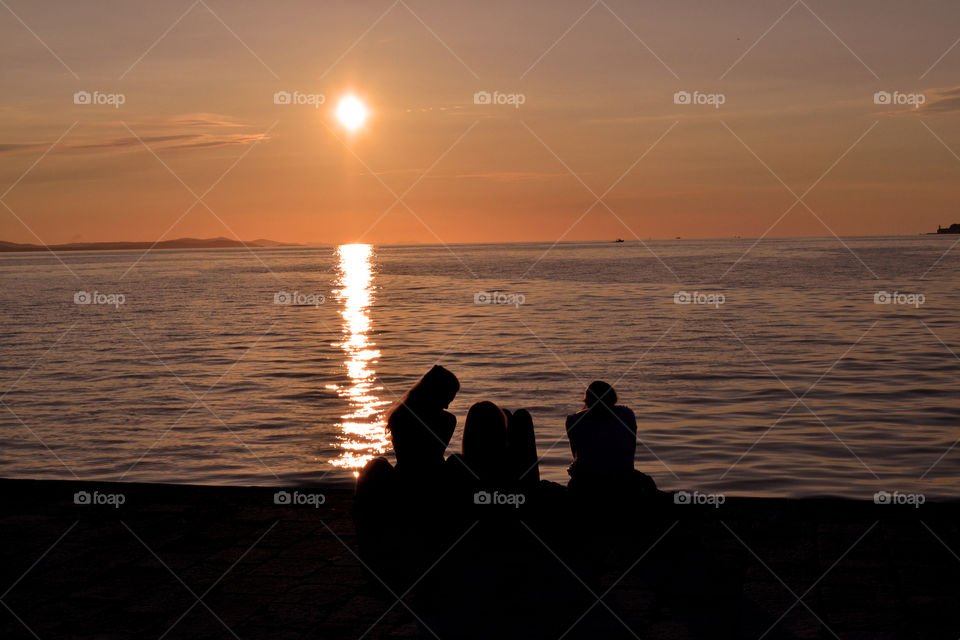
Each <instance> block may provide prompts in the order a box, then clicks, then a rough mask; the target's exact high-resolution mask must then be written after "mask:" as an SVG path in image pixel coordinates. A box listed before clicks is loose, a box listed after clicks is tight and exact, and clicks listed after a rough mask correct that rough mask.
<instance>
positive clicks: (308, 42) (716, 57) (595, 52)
mask: <svg viewBox="0 0 960 640" xmlns="http://www.w3.org/2000/svg"><path fill="white" fill-rule="evenodd" d="M8 4H9V7H10V11H8V10H6V9H0V50H2V52H3V57H4V64H3V69H2V72H0V73H2V76H0V78H2V85H3V92H2V95H3V98H2V101H0V114H2V118H0V195H2V201H3V203H5V204H6V207H4V206H2V205H0V239H4V240H10V241H16V242H34V243H35V242H41V241H42V242H46V243H59V242H69V241H76V240H85V241H107V240H143V241H153V240H156V239H158V238H164V239H171V238H177V237H183V236H192V237H211V236H227V237H238V236H239V237H240V238H242V239H245V240H250V239H255V238H271V239H275V240H281V241H293V242H322V243H340V242H352V241H358V240H364V241H368V242H376V243H393V242H437V241H438V240H439V241H443V242H450V243H454V242H481V241H519V240H545V241H553V240H556V239H557V238H560V237H563V238H564V239H567V240H577V239H609V238H611V237H624V238H633V237H641V238H659V237H674V236H684V237H724V236H732V235H740V236H745V237H746V236H759V235H761V234H764V233H765V232H769V235H771V236H789V235H827V234H830V233H831V232H835V233H837V234H839V235H853V234H915V233H919V232H924V231H931V230H935V229H936V227H937V225H938V224H944V225H946V224H950V223H952V222H957V221H960V210H958V207H957V202H958V198H957V195H958V185H960V157H958V154H960V117H958V116H960V89H958V86H960V74H958V71H960V45H957V39H958V38H960V31H958V29H957V25H958V24H960V4H958V3H956V2H921V3H913V4H911V3H903V2H899V1H897V2H893V1H877V0H870V1H863V2H850V3H843V4H842V5H837V3H829V2H807V3H805V4H804V3H793V4H791V3H790V2H776V3H774V2H768V1H760V0H756V1H752V2H740V1H738V2H731V3H707V2H694V3H689V4H683V5H682V6H673V4H670V3H660V2H658V3H647V4H644V5H641V6H637V5H636V4H635V3H627V2H622V1H621V2H616V1H610V2H608V3H606V4H593V5H591V3H589V2H566V1H564V2H549V3H547V2H543V3H525V4H523V5H522V6H517V5H516V3H511V2H497V3H492V4H489V3H482V4H481V3H473V4H458V5H456V6H451V5H450V4H449V3H436V2H414V1H412V0H411V1H409V2H406V3H395V4H393V3H391V2H381V3H376V4H374V3H350V2H343V3H334V4H328V3H320V4H318V3H308V2H289V3H280V4H277V3H267V2H263V3H245V4H243V5H242V6H236V3H230V2H224V1H208V2H206V3H205V4H204V3H197V4H191V3H190V2H183V3H148V2H139V1H138V2H133V3H129V2H126V3H121V2H104V3H94V4H93V5H90V4H88V3H82V5H81V4H80V3H74V2H66V1H63V2H43V3H31V2H27V1H25V0H11V1H9V2H8ZM191 7H192V8H191ZM591 7H592V8H591ZM791 7H792V8H791ZM788 9H789V10H788ZM585 12H586V13H585ZM785 12H786V13H785ZM14 14H15V15H14ZM21 21H22V22H21ZM371 27H372V28H371ZM952 45H957V46H954V47H953V48H952V49H951V46H952ZM495 90H496V91H499V92H501V93H505V94H522V95H523V104H522V105H520V106H519V107H515V106H513V105H510V104H474V93H476V92H478V91H489V92H493V91H495ZM77 91H87V92H90V93H93V92H95V91H98V92H100V93H101V94H122V96H123V104H122V105H120V106H119V107H115V106H113V105H111V104H100V105H95V104H75V103H74V99H73V95H74V93H75V92H77ZM277 91H288V92H293V91H299V92H301V93H304V94H322V95H323V96H324V97H325V100H326V101H325V103H324V104H323V105H322V106H320V108H314V107H313V106H311V105H309V104H301V105H293V104H275V103H274V97H273V96H274V93H275V92H277ZM350 91H354V92H356V94H357V95H359V96H361V97H362V98H363V99H364V100H365V101H366V102H367V104H368V106H369V107H370V109H371V111H372V116H371V118H370V120H369V121H368V123H367V124H366V126H365V127H364V128H363V129H362V130H361V131H360V132H358V133H357V134H356V135H348V134H347V132H345V131H344V130H343V128H342V127H341V126H340V125H339V123H337V121H336V120H335V119H334V118H333V115H332V111H333V108H334V106H335V103H336V100H337V99H338V98H339V97H341V96H343V95H345V94H346V93H348V92H350ZM677 91H688V92H690V93H691V94H693V93H694V92H700V93H701V94H722V96H723V98H722V99H723V101H724V103H723V104H722V105H721V106H720V107H719V108H715V107H714V106H712V105H709V104H704V105H695V104H675V101H674V94H675V92H677ZM877 91H888V92H890V93H891V94H893V92H895V91H896V92H900V94H903V95H910V94H919V95H922V96H923V98H922V99H923V100H924V104H923V105H922V106H921V107H920V108H919V109H915V108H913V107H912V106H911V105H909V104H903V105H885V104H880V105H878V104H875V103H874V93H875V92H877ZM61 136H63V137H62V138H61ZM58 139H59V142H58V143H57V144H56V145H55V146H53V147H52V149H51V148H50V147H51V145H52V144H53V143H54V142H56V141H57V140H58ZM147 147H149V149H148V148H147ZM48 150H49V153H46V155H44V154H45V152H47V151H48ZM35 163H36V164H35ZM824 174H825V175H824ZM781 181H782V182H781ZM811 186H812V189H811ZM808 189H810V191H809V193H808V194H807V195H803V194H804V192H806V191H807V190H808ZM208 190H209V191H208ZM408 190H409V191H408ZM608 190H609V191H608ZM791 191H792V192H793V193H791ZM4 192H6V193H4ZM191 192H192V193H191ZM401 195H402V196H403V199H402V201H401V202H399V203H398V202H397V196H401ZM197 196H203V198H202V202H201V203H199V204H195V202H196V199H197ZM601 196H602V201H601V202H599V203H598V202H597V199H598V198H599V197H601ZM801 196H803V198H802V201H801V202H797V198H798V197H801ZM194 204H195V206H193V208H190V207H191V205H194ZM791 205H793V208H792V209H791V208H790V207H791ZM391 207H392V208H391ZM778 220H779V222H778Z"/></svg>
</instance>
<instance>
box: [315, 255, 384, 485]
mask: <svg viewBox="0 0 960 640" xmlns="http://www.w3.org/2000/svg"><path fill="white" fill-rule="evenodd" d="M372 253H373V250H372V247H371V246H370V245H368V244H345V245H341V246H340V247H338V248H337V254H338V255H339V257H340V263H339V265H338V270H339V272H340V276H339V278H338V281H337V283H338V285H339V286H340V288H339V289H337V290H335V291H334V292H333V293H334V297H335V299H336V300H337V302H340V303H342V304H343V310H342V311H341V312H340V314H341V316H342V317H343V341H342V342H338V343H335V344H334V346H337V347H340V348H341V349H343V352H344V354H345V355H346V360H345V361H344V365H345V367H346V369H347V376H348V377H349V378H350V383H349V384H348V385H327V388H328V389H335V390H336V392H337V394H338V395H339V396H340V397H341V398H344V399H346V401H347V402H348V403H349V405H350V412H349V413H346V414H344V415H343V416H341V418H342V420H343V422H341V423H340V427H341V429H342V430H343V433H342V435H341V438H340V447H341V448H342V449H343V451H342V453H341V454H340V456H339V457H338V458H336V459H334V460H331V461H330V464H332V465H334V466H336V467H342V468H346V469H353V470H354V475H356V473H357V470H358V469H360V468H362V467H363V465H365V464H366V463H367V462H369V461H370V460H372V459H373V458H374V457H376V456H378V455H380V454H382V453H383V452H384V451H386V448H387V444H388V443H389V441H388V439H387V435H386V430H385V429H384V427H385V425H386V422H385V421H384V420H383V415H382V411H381V408H382V407H383V405H385V404H389V402H388V401H385V400H380V398H378V397H377V393H376V392H377V391H382V390H383V387H378V386H376V373H375V372H374V370H373V366H374V365H375V364H376V363H377V359H378V358H379V357H380V350H379V349H377V348H376V345H375V344H374V343H373V342H371V341H370V338H369V333H370V329H371V325H370V307H371V305H372V303H373V267H372V266H371V263H370V258H371V255H372Z"/></svg>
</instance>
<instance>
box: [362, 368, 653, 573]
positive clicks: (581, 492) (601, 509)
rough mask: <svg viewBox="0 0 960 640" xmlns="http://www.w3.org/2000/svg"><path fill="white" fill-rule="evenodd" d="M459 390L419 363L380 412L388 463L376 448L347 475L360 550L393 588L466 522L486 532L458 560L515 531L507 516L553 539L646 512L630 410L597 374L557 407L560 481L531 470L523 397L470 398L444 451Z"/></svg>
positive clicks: (560, 541) (646, 481) (645, 480)
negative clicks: (389, 449)
mask: <svg viewBox="0 0 960 640" xmlns="http://www.w3.org/2000/svg"><path fill="white" fill-rule="evenodd" d="M459 390H460V382H459V380H458V379H457V377H456V376H455V375H454V374H453V373H451V372H450V371H448V370H447V369H445V368H443V367H441V366H434V367H433V368H431V369H430V370H429V371H428V372H427V373H426V374H425V375H424V376H423V377H422V378H421V379H420V381H419V382H417V383H416V384H415V385H414V386H413V388H411V389H410V391H408V392H407V394H406V395H405V396H404V397H403V399H402V400H401V401H400V402H399V403H397V404H396V406H395V407H394V408H393V409H392V410H391V412H390V413H389V416H388V419H387V429H388V431H389V433H390V436H391V439H392V442H393V449H394V453H395V455H396V463H395V464H391V463H390V462H389V461H388V460H387V459H386V458H376V459H374V460H372V461H370V462H369V463H368V464H367V465H366V467H364V469H363V470H362V472H361V473H360V474H359V476H358V479H357V494H356V501H355V508H354V509H355V510H354V519H355V522H356V525H357V534H358V539H359V543H360V548H361V552H362V556H363V557H364V559H365V562H366V563H367V566H368V567H369V568H370V569H371V571H373V573H374V574H375V576H376V577H377V578H379V579H381V580H385V581H387V582H388V583H389V582H392V583H393V584H394V586H397V587H398V588H402V587H405V586H409V585H411V584H413V583H415V582H416V581H417V580H418V579H419V577H420V576H421V573H422V571H423V570H424V569H425V568H426V567H428V566H431V563H432V562H434V561H436V559H437V557H438V556H439V555H440V553H441V552H443V551H444V550H446V549H449V548H450V546H451V545H452V544H454V543H456V542H458V541H459V539H460V537H461V536H463V535H464V531H467V530H469V529H470V528H471V527H472V526H477V530H478V531H479V533H474V534H471V537H472V538H475V539H478V540H486V542H485V543H476V544H474V546H473V547H472V549H473V551H472V552H471V553H469V554H467V555H466V556H464V557H463V558H461V560H460V562H461V564H464V563H472V562H476V561H477V558H479V557H484V554H485V553H487V552H489V551H490V550H491V549H493V548H502V547H503V546H504V545H506V546H508V547H509V546H512V545H513V543H512V542H510V543H507V542H506V541H507V540H513V539H515V538H516V537H517V535H516V534H517V531H518V529H517V527H518V526H519V527H521V528H520V529H519V531H520V532H521V533H522V527H528V528H531V531H536V532H538V533H537V536H538V537H541V536H542V537H543V539H547V538H549V539H550V540H552V542H551V544H552V545H556V546H557V548H563V547H564V546H565V545H567V546H569V545H571V544H572V545H574V546H584V544H585V543H584V540H585V538H584V536H586V537H589V536H590V535H592V532H591V527H595V526H596V525H597V524H598V523H602V522H603V521H604V519H607V520H617V519H622V518H623V517H627V518H628V519H629V518H636V517H637V516H638V514H639V515H641V516H643V517H648V516H649V514H650V513H652V512H653V509H654V507H655V505H656V504H657V500H658V499H660V498H662V494H660V493H659V492H658V491H657V489H656V485H655V484H654V482H653V480H652V479H651V478H650V477H649V476H647V475H645V474H643V473H641V472H640V471H637V470H635V469H634V454H635V451H636V445H637V423H636V418H635V416H634V413H633V411H631V410H630V409H629V408H627V407H625V406H623V405H620V404H617V394H616V391H614V389H613V387H612V386H610V385H609V384H607V383H606V382H601V381H596V382H593V383H591V384H590V385H589V386H588V387H587V389H586V392H585V394H584V397H583V403H584V406H583V409H581V410H580V411H578V412H576V413H574V414H572V415H570V416H568V417H567V420H566V433H567V437H568V439H569V442H570V451H571V453H572V455H573V462H572V464H571V465H570V467H569V469H568V471H569V474H570V482H569V483H568V485H567V486H566V487H564V486H562V485H560V484H557V483H554V482H548V481H544V480H541V479H540V468H539V462H540V460H539V456H538V453H537V443H536V436H535V433H534V424H533V417H532V416H531V415H530V413H529V412H528V411H526V410H525V409H517V410H515V411H507V410H505V409H503V408H501V407H499V406H497V405H496V404H494V403H493V402H489V401H484V402H478V403H476V404H474V405H473V406H472V407H470V409H469V411H468V412H467V416H466V419H465V421H464V424H463V432H462V436H461V439H460V440H461V445H460V451H459V453H453V454H451V455H450V456H449V457H445V453H446V449H447V447H448V445H449V444H450V441H451V439H452V438H453V435H454V432H455V430H456V424H457V419H456V417H455V416H454V415H453V414H452V413H450V411H449V410H448V408H449V406H450V404H451V402H452V401H453V400H454V398H455V397H456V395H457V392H458V391H459ZM527 537H528V538H529V535H528V536H527ZM460 546H461V547H463V548H471V547H470V545H460ZM587 546H589V545H587ZM508 551H509V553H514V552H516V548H510V549H509V550H508ZM581 555H582V554H581ZM502 558H503V554H500V555H499V556H497V557H496V558H494V559H493V562H494V564H496V562H498V561H499V560H500V559H502ZM489 566H491V565H489V564H488V565H486V567H484V566H478V567H476V569H477V571H479V572H481V573H482V572H483V571H484V570H486V569H487V568H488V567H489ZM481 582H482V581H481Z"/></svg>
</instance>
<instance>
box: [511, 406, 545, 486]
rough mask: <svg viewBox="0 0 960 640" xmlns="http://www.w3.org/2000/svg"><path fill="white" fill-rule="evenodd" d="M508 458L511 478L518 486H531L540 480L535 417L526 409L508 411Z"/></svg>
mask: <svg viewBox="0 0 960 640" xmlns="http://www.w3.org/2000/svg"><path fill="white" fill-rule="evenodd" d="M507 459H508V461H509V465H510V479H511V480H512V481H513V482H515V483H516V484H517V485H518V486H520V487H531V486H536V485H537V484H538V483H539V482H540V458H539V456H537V438H536V435H535V434H534V431H533V417H532V416H531V415H530V412H529V411H527V410H526V409H517V410H516V411H514V412H513V413H512V414H511V413H509V412H507Z"/></svg>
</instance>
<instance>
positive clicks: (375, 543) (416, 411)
mask: <svg viewBox="0 0 960 640" xmlns="http://www.w3.org/2000/svg"><path fill="white" fill-rule="evenodd" d="M459 390H460V382H459V380H457V377H456V376H455V375H453V373H451V372H450V371H448V370H447V369H444V368H443V367H441V366H439V365H435V366H434V367H433V368H431V369H430V370H429V371H428V372H427V373H426V374H425V375H424V376H423V377H422V378H421V379H420V380H419V381H418V382H417V383H416V384H415V385H414V386H413V388H411V389H410V391H408V392H407V394H406V395H405V396H404V397H403V399H402V400H401V401H400V402H399V403H398V404H397V405H396V406H395V407H394V408H393V409H392V410H391V411H390V413H389V415H388V417H387V426H386V428H387V430H388V431H389V433H390V436H391V439H392V441H393V449H394V454H395V455H396V458H397V462H396V466H393V465H391V464H390V462H389V461H388V460H387V459H386V458H384V457H379V458H375V459H373V460H371V461H370V462H369V463H367V465H366V466H365V467H364V468H363V469H362V470H361V471H360V473H359V474H358V476H357V486H356V499H355V502H354V522H355V524H356V527H357V537H358V541H359V542H360V546H361V552H362V553H363V555H364V556H365V557H366V561H367V562H368V563H369V564H370V565H371V566H373V567H375V571H376V572H377V573H381V574H382V575H384V576H385V577H389V578H388V579H389V580H390V581H391V582H395V583H396V584H403V583H404V582H406V581H408V579H410V578H412V576H413V575H415V573H416V570H417V569H418V567H419V565H420V564H422V556H424V554H428V553H429V551H430V548H431V546H433V545H434V543H435V542H436V540H434V537H435V536H436V535H439V532H438V531H437V527H436V526H435V520H436V518H437V514H436V513H434V507H433V506H432V505H433V504H434V503H432V502H431V501H428V500H423V499H422V498H423V495H424V492H429V491H431V490H433V489H434V488H435V487H436V485H437V482H438V480H439V476H440V472H441V470H442V468H443V462H444V454H445V452H446V448H447V445H448V444H449V443H450V439H451V438H452V437H453V432H454V429H455V428H456V424H457V419H456V416H454V415H453V414H452V413H450V412H449V411H447V407H449V406H450V403H451V402H452V401H453V399H454V397H456V394H457V392H458V391H459ZM405 574H407V575H405Z"/></svg>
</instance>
